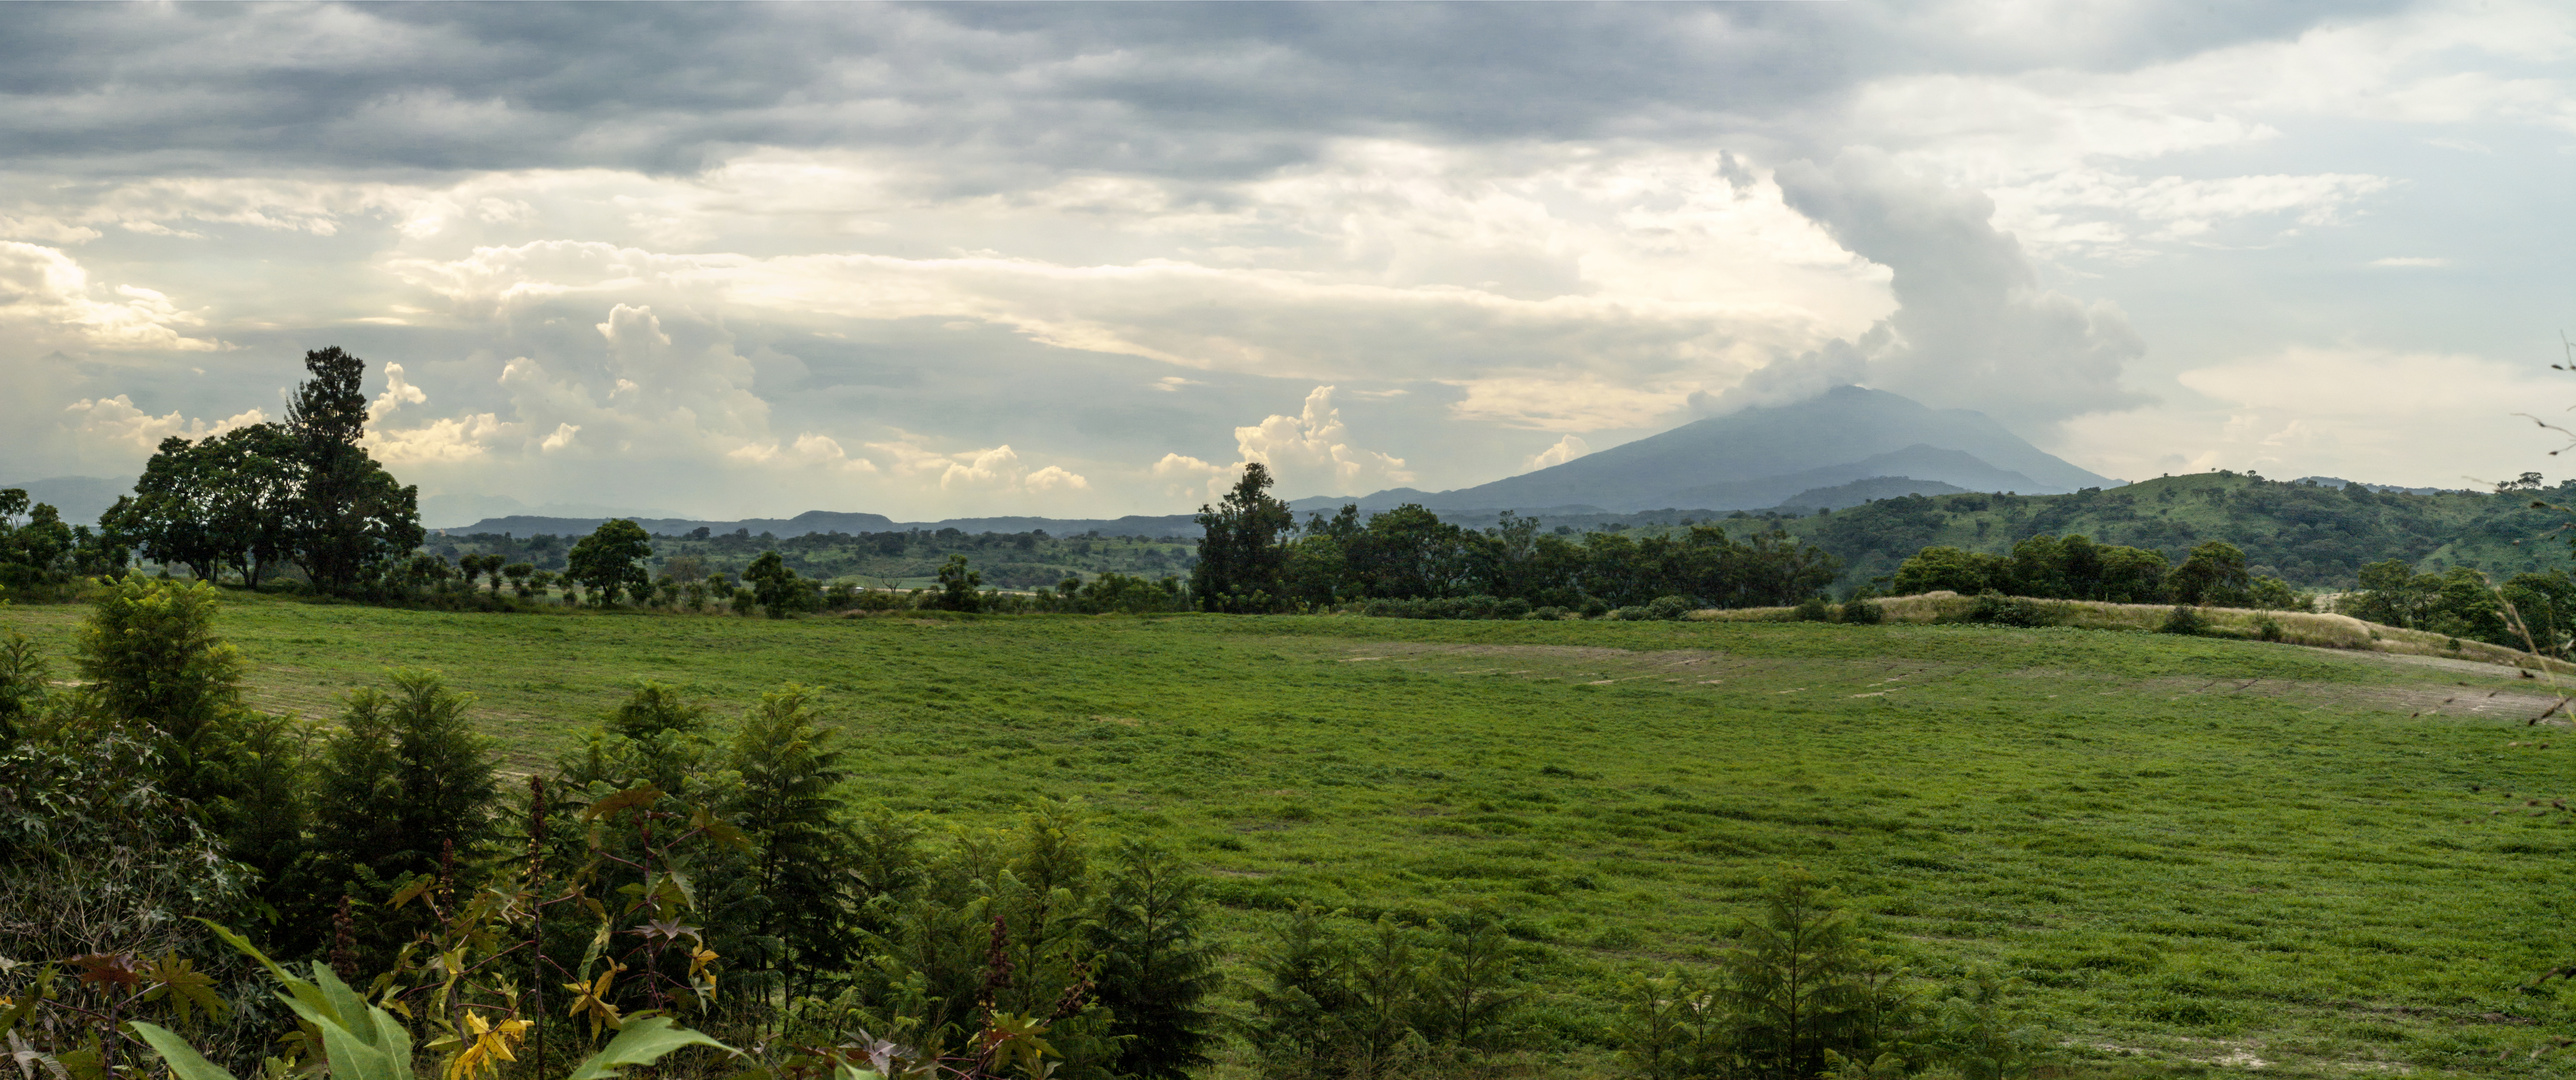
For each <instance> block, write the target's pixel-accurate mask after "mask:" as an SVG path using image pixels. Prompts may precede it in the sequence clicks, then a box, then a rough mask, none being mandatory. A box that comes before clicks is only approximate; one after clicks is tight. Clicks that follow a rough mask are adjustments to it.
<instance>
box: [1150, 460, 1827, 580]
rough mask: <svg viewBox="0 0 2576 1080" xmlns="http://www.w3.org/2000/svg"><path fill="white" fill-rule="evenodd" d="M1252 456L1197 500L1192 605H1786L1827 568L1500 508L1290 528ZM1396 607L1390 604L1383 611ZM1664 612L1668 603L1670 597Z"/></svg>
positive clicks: (1791, 554)
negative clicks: (1449, 518) (1579, 528)
mask: <svg viewBox="0 0 2576 1080" xmlns="http://www.w3.org/2000/svg"><path fill="white" fill-rule="evenodd" d="M1270 486H1271V477H1270V473H1269V470H1268V469H1267V468H1266V467H1264V466H1263V465H1262V464H1261V463H1259V462H1253V463H1251V464H1248V465H1246V466H1245V467H1244V472H1243V476H1242V478H1241V479H1240V480H1238V481H1237V482H1236V484H1235V486H1234V488H1233V489H1232V490H1231V491H1229V492H1228V493H1227V494H1226V495H1225V496H1224V498H1223V499H1221V500H1220V501H1219V502H1218V503H1217V504H1215V505H1213V506H1207V507H1201V508H1200V511H1199V514H1198V523H1199V525H1200V526H1201V528H1202V529H1203V530H1204V533H1203V535H1202V538H1201V539H1200V541H1199V557H1198V563H1197V565H1196V566H1194V567H1193V568H1192V570H1191V577H1190V592H1191V595H1192V596H1193V598H1194V599H1195V601H1196V603H1197V606H1198V607H1199V609H1200V610H1202V611H1223V612H1239V613H1251V612H1279V611H1332V610H1338V609H1343V608H1346V607H1348V606H1352V605H1359V606H1361V608H1362V610H1369V609H1370V607H1371V606H1372V605H1374V606H1375V607H1376V609H1377V610H1380V611H1385V612H1387V613H1401V605H1404V604H1407V603H1410V604H1414V605H1420V604H1421V603H1422V602H1426V601H1466V600H1481V601H1483V603H1481V604H1467V605H1463V606H1461V605H1451V606H1452V607H1459V608H1460V610H1485V609H1491V610H1494V611H1499V612H1527V613H1533V614H1538V613H1544V614H1549V615H1563V614H1567V613H1574V612H1580V613H1585V614H1594V615H1597V614H1602V613H1605V612H1608V611H1611V610H1614V609H1623V608H1642V607H1644V606H1646V605H1649V604H1653V603H1656V602H1658V601H1660V600H1664V599H1665V598H1671V600H1672V602H1673V604H1678V605H1680V608H1679V609H1681V610H1687V609H1688V608H1691V607H1726V608H1732V607H1763V606H1776V605H1787V604H1795V603H1797V602H1798V601H1800V600H1802V599H1805V598H1807V597H1809V596H1813V595H1816V594H1818V593H1819V592H1820V591H1821V590H1823V589H1824V587H1825V586H1826V585H1828V584H1830V583H1831V582H1832V581H1833V580H1834V577H1835V575H1836V574H1837V573H1838V572H1839V568H1840V564H1839V562H1838V560H1836V559H1835V558H1834V557H1833V556H1832V555H1830V554H1827V553H1826V552H1825V551H1823V550H1822V549H1820V548H1817V547H1815V546H1814V545H1811V544H1805V543H1800V542H1797V541H1794V540H1791V539H1789V538H1788V537H1787V536H1785V535H1783V534H1781V533H1779V532H1776V531H1771V532H1755V533H1751V534H1749V535H1747V536H1746V537H1744V538H1741V539H1738V538H1734V537H1730V536H1728V535H1727V534H1726V532H1725V530H1723V529H1721V528H1718V527H1715V526H1709V525H1697V526H1692V527H1690V529H1689V531H1688V532H1687V533H1685V534H1683V535H1681V536H1648V537H1642V538H1638V537H1631V536H1628V535H1627V534H1625V533H1611V532H1597V533H1590V534H1587V535H1584V536H1581V537H1568V536H1563V535H1558V534H1554V533H1542V532H1540V531H1539V523H1538V521H1537V520H1535V519H1532V518H1525V517H1520V516H1517V515H1506V516H1505V517H1504V519H1503V520H1502V522H1501V523H1500V524H1498V525H1496V526H1495V527H1493V528H1489V529H1484V530H1470V529H1464V528H1461V527H1459V526H1457V525H1455V524H1452V523H1449V522H1444V521H1441V520H1440V518H1439V516H1438V515H1436V514H1433V513H1432V512H1431V511H1429V510H1425V509H1423V508H1422V507H1420V506H1415V505H1406V506H1402V507H1398V508H1396V509H1394V510H1389V511H1386V512H1383V513H1379V514H1374V515H1371V516H1369V518H1368V519H1367V520H1365V521H1363V520H1361V518H1360V516H1359V510H1358V508H1357V507H1355V506H1345V507H1343V508H1342V510H1341V512H1340V513H1338V514H1335V515H1334V516H1332V517H1329V518H1327V517H1325V516H1323V515H1321V514H1315V515H1311V516H1310V517H1309V518H1308V519H1307V521H1306V522H1305V524H1304V525H1302V526H1300V525H1299V524H1298V523H1297V521H1296V516H1295V514H1294V513H1293V512H1292V511H1290V510H1289V508H1288V504H1287V503H1285V502H1282V501H1281V500H1279V499H1278V498H1276V497H1273V496H1272V495H1271V494H1270V492H1269V489H1270ZM1388 602H1394V605H1395V606H1388ZM1668 606H1671V605H1668Z"/></svg>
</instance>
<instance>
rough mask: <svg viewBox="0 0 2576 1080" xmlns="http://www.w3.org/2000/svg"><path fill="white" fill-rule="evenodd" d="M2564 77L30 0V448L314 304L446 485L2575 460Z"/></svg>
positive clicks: (2041, 48)
mask: <svg viewBox="0 0 2576 1080" xmlns="http://www.w3.org/2000/svg"><path fill="white" fill-rule="evenodd" d="M2571 73H2576V11H2572V10H2571V9H2569V8H2568V7H2567V6H2566V5H2564V4H2554V3H2521V2H2517V0H2482V2H2479V0H2472V2H2459V3H2447V2H2443V3H2422V4H2407V3H2370V2H2363V3H2353V2H2335V3H2314V4H2309V3H2296V2H2281V3H2263V4H2251V5H2248V4H2209V3H2204V2H2199V0H2193V2H2189V3H2180V2H2130V3H2120V2H2098V0H2097V2H2087V3H2080V4H2079V3H2069V4H2062V5H2060V4H2044V3H2020V2H1997V0H1964V2H1959V3H1953V4H1942V3H1914V4H1877V3H1848V4H1793V5H1769V4H1750V3H1748V4H1726V5H1720V6H1712V7H1701V6H1690V5H1678V4H1657V5H1648V6H1634V7H1623V6H1596V5H1490V6H1440V5H1371V4H1329V5H1295V6H1267V5H1254V4H1224V5H1216V6H1204V7H1202V6H1190V5H1145V6H1133V7H1093V6H1084V5H1041V6H1002V7H982V6H963V5H943V6H934V7H875V6H844V5H798V6H789V7H776V8H763V7H749V6H736V5H723V6H685V5H652V6H643V7H623V6H611V5H587V4H585V5H575V6H561V7H557V6H542V5H504V6H495V7H481V6H470V5H414V6H393V7H330V6H304V5H295V6H276V7H257V6H255V7H235V6H220V5H211V4H180V5H146V6H103V5H102V6H32V5H8V6H6V7H5V8H0V375H5V385H6V389H7V391H8V392H7V393H5V394H0V480H8V479H34V478H39V477H49V476H65V475H87V476H115V477H124V476H130V475H131V474H132V473H133V472H134V471H135V470H136V469H138V468H139V466H140V463H141V461H142V459H143V458H144V457H145V456H147V455H148V453H149V449H150V447H151V446H152V445H154V444H155V443H157V442H158V441H159V440H160V439H161V438H162V437H164V436H166V435H169V434H174V433H176V434H185V435H195V434H199V433H203V432H209V431H215V430H219V429H222V428H224V427H226V426H228V425H236V424H241V423H246V422H252V421H256V420H259V419H262V418H267V419H275V418H278V417H279V416H280V415H281V413H282V412H283V408H282V399H283V394H284V392H285V390H286V388H287V387H288V386H290V385H291V384H292V383H293V382H295V381H296V380H297V379H298V378H300V377H301V376H302V370H301V367H300V364H299V361H300V358H301V356H302V354H303V352H304V351H305V350H307V349H311V348H318V347H321V346H324V345H334V344H336V345H341V346H344V347H347V348H349V349H350V350H351V351H354V352H356V353H358V354H359V355H361V356H364V357H366V358H367V359H368V360H369V361H370V362H371V364H372V365H373V366H372V368H371V372H370V386H369V388H370V392H371V393H374V394H378V395H380V396H379V397H378V399H377V414H376V422H375V429H376V433H375V435H374V439H375V446H374V449H375V452H376V454H377V456H378V457H379V458H380V459H381V460H384V461H386V462H387V463H388V464H389V465H390V466H391V467H392V468H393V469H394V471H395V472H396V473H397V475H399V476H401V477H403V478H404V479H405V480H407V481H411V482H416V483H418V484H419V485H421V489H422V491H423V493H424V494H425V495H439V496H447V497H449V499H448V501H447V502H445V503H444V504H443V505H445V506H448V507H451V508H454V507H464V506H474V507H481V506H484V505H490V506H492V507H494V508H498V507H500V506H502V505H504V504H501V503H499V502H496V501H495V502H488V503H473V502H464V501H459V497H468V496H471V497H482V498H485V499H487V500H497V499H503V498H506V499H511V500H516V501H517V503H519V504H522V505H525V506H529V507H545V506H555V507H615V508H621V509H627V510H635V511H657V512H664V513H678V514H692V515H705V516H717V517H732V516H739V515H747V514H790V513H795V512H797V511H801V510H806V509H814V508H825V509H841V510H873V511H878V512H882V513H887V514H891V515H894V516H897V517H902V518H925V517H938V516H948V515H960V514H977V513H1043V514H1058V515H1066V514H1076V513H1079V514H1084V515H1090V514H1115V513H1130V512H1144V513H1173V512H1180V511H1184V510H1187V509H1190V508H1193V507H1195V506H1196V505H1197V504H1198V503H1199V502H1201V501H1204V500H1205V499H1206V498H1207V496H1208V491H1209V486H1210V484H1211V483H1220V484H1221V483H1222V478H1224V477H1226V476H1227V475H1229V474H1230V473H1231V471H1232V470H1233V469H1235V468H1236V466H1237V464H1238V463H1240V462H1242V461H1245V460H1249V459H1259V460H1264V461H1268V462H1270V463H1271V464H1272V466H1273V467H1274V469H1275V470H1276V471H1277V472H1278V473H1279V474H1280V475H1281V477H1282V488H1283V492H1284V493H1285V494H1288V495H1291V496H1303V495H1314V494H1333V493H1360V492H1366V491H1370V490H1375V489H1378V488H1382V487H1388V486H1394V485H1399V484H1402V485H1411V486H1416V487H1423V488H1429V489H1441V488H1449V487H1457V486H1463V485H1467V484H1474V483H1481V482H1484V481H1487V480H1492V479H1495V478H1497V477H1500V476H1504V475H1508V474H1511V473H1516V472H1520V471H1523V470H1525V469H1528V468H1530V467H1532V466H1534V465H1539V464H1547V463H1552V462H1554V461H1559V460H1565V459H1566V458H1568V457H1571V456H1574V455H1579V454H1581V453H1584V452H1587V451H1589V450H1597V449H1600V448H1603V447H1607V446H1612V445H1616V444H1618V443H1620V442H1624V441H1627V440H1630V439H1634V438H1637V437H1640V436H1642V435H1647V434H1652V433H1654V432H1656V431H1660V430H1664V429H1666V428H1669V427H1672V426H1674V425H1677V424H1680V423H1684V422H1687V421H1689V420H1691V419H1694V418H1696V417H1699V416H1704V415H1708V414H1711V413H1714V412H1723V411H1727V410H1731V409H1736V408H1741V407H1745V406H1748V405H1759V404H1763V403H1766V402H1779V401H1786V400H1792V399H1795V398H1797V397H1800V396H1802V395H1805V394H1809V393H1812V392H1814V391H1816V390H1818V389H1821V388H1823V387H1825V386H1829V385H1834V384H1837V383H1844V382H1858V383H1862V384H1864V385H1870V386H1876V387H1881V388H1884V389H1889V390H1894V391H1897V392H1899V393H1903V394H1907V395H1910V396H1913V397H1915V398H1917V399H1919V400H1922V401H1924V402H1925V403H1927V404H1932V405H1937V406H1965V407H1972V408H1977V409H1981V410H1983V411H1985V412H1987V413H1988V414H1990V415H1992V416H1994V417H1995V418H1996V419H1997V420H1999V421H2001V422H2003V423H2004V424H2005V425H2006V426H2008V427H2010V428H2012V429H2013V430H2015V431H2017V432H2019V433H2021V434H2022V435H2024V436H2025V437H2027V438H2029V439H2031V440H2032V441H2034V442H2036V443H2038V444H2039V445H2041V446H2042V447H2044V448H2046V449H2049V450H2051V451H2053V452H2056V453H2058V454H2060V455H2061V456H2064V457H2066V458H2068V459H2069V460H2071V461H2074V462H2075V463H2077V464H2079V465H2083V466H2085V467H2087V468H2090V469H2093V470H2095V471H2097V472H2100V473H2104V474H2107V475H2111V476H2119V477H2127V478H2132V479H2135V478H2141V477H2150V476H2154V475H2157V474H2159V473H2165V472H2180V471H2190V470H2199V469H2209V468H2221V467H2224V468H2234V469H2247V468H2252V469H2256V470H2259V471H2261V472H2263V473H2265V474H2266V475H2273V476H2299V475H2306V474H2311V473H2323V474H2331V475H2342V476H2349V477H2352V478H2356V479H2368V480H2373V481H2379V482H2389V483H2407V484H2442V485H2459V484H2463V483H2466V482H2467V478H2481V479H2492V478H2497V477H2503V476H2510V475H2513V474H2516V473H2519V472H2521V471H2523V470H2524V469H2541V470H2543V471H2544V472H2546V471H2548V470H2549V469H2550V467H2551V466H2552V465H2553V464H2555V463H2556V460H2557V459H2549V458H2546V457H2545V454H2546V452H2547V450H2549V449H2550V448H2552V447H2553V446H2554V445H2555V444H2554V443H2551V442H2549V441H2547V440H2545V439H2543V438H2541V437H2540V433H2538V432H2537V431H2535V430H2534V429H2533V428H2532V427H2531V426H2530V423H2529V421H2526V420H2518V419H2516V418H2514V416H2513V415H2512V414H2514V413H2516V412H2541V413H2546V414H2549V415H2552V416H2553V418H2555V417H2556V416H2558V415H2559V414H2560V411H2561V410H2563V409H2564V408H2565V407H2566V406H2568V405H2570V404H2576V376H2566V375H2558V374H2556V373H2553V372H2551V371H2550V370H2549V368H2548V365H2549V364H2550V363H2551V362H2552V361H2555V360H2558V359H2560V357H2559V352H2560V346H2559V333H2560V331H2561V330H2562V329H2566V330H2570V331H2576V289H2571V288H2570V286H2571V283H2576V282H2571V274H2570V269H2571V257H2576V213H2571V211H2570V208H2569V204H2568V199H2569V195H2570V193H2571V192H2576V94H2571V90H2576V87H2571V81H2576V74H2571ZM2562 467H2563V466H2562ZM2551 478H2552V479H2553V480H2554V479H2558V478H2559V477H2558V476H2557V475H2556V474H2554V473H2553V474H2552V476H2551ZM433 516H435V515H433Z"/></svg>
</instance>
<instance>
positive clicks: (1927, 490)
mask: <svg viewBox="0 0 2576 1080" xmlns="http://www.w3.org/2000/svg"><path fill="white" fill-rule="evenodd" d="M1967 490H1969V489H1967V488H1963V487H1959V486H1957V485H1954V484H1944V483H1942V482H1940V481H1938V480H1917V479H1914V478H1913V477H1910V476H1873V477H1870V478H1869V479H1867V480H1854V481H1852V482H1851V483H1848V484H1838V485H1835V486H1833V487H1825V488H1810V489H1808V490H1806V491H1801V492H1799V493H1797V494H1795V495H1792V496H1790V497H1788V498H1786V499H1783V500H1781V502H1780V505H1779V506H1777V507H1774V509H1777V510H1781V511H1786V512H1796V511H1808V512H1812V511H1816V510H1845V509H1849V508H1851V507H1855V506H1861V505H1865V504H1868V503H1873V502H1877V501H1878V500H1880V499H1893V498H1896V497H1898V496H1900V495H1957V494H1961V493H1963V492H1966V491H1967Z"/></svg>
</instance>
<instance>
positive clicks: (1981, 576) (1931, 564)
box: [1888, 547, 2010, 596]
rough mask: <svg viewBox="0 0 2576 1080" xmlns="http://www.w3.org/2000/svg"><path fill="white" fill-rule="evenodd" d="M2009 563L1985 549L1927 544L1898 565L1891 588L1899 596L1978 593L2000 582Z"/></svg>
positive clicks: (1969, 594) (2004, 577)
mask: <svg viewBox="0 0 2576 1080" xmlns="http://www.w3.org/2000/svg"><path fill="white" fill-rule="evenodd" d="M2007 565H2008V564H2007V563H2006V562H2005V560H2004V559H2003V558H2001V557H2000V556H1995V555H1988V554H1985V553H1984V552H1975V551H1962V550H1960V549H1958V548H1954V547H1927V548H1924V549H1923V550H1921V551H1918V552H1915V553H1914V555H1913V556H1912V557H1911V558H1908V559H1906V560H1905V563H1904V564H1903V565H1901V566H1898V567H1897V568H1896V577H1895V580H1893V581H1892V582H1890V583H1889V586H1888V587H1889V588H1890V589H1891V590H1893V591H1894V592H1895V594H1896V595H1898V596H1914V595H1918V594H1921V593H1927V592H1935V591H1940V590H1948V591H1950V592H1954V593H1958V594H1959V595H1961V596H1975V595H1977V594H1978V593H1981V592H1984V591H1986V590H1987V589H1989V588H1993V587H1995V586H1997V585H1999V584H2001V583H2002V582H2003V581H2004V580H2005V579H2006V577H2007V576H2008V575H2009V573H2010V571H2009V570H2008V568H2007Z"/></svg>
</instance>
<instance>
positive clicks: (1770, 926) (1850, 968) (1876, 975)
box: [1718, 867, 1908, 1080]
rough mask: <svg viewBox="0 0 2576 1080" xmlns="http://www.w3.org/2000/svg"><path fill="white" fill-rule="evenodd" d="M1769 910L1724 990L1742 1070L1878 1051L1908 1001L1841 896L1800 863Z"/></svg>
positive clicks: (1780, 1078) (1793, 1069) (1768, 902)
mask: <svg viewBox="0 0 2576 1080" xmlns="http://www.w3.org/2000/svg"><path fill="white" fill-rule="evenodd" d="M1763 909H1764V910H1763V917H1762V918H1760V919H1758V920H1747V921H1746V922H1745V923H1744V924H1743V927H1742V933H1741V934H1740V935H1739V936H1738V938H1737V939H1736V944H1735V947H1734V948H1733V949H1732V950H1731V951H1729V952H1728V953H1727V956H1726V960H1725V964H1724V967H1723V972H1724V975H1723V981H1722V982H1721V984H1720V990H1719V992H1718V998H1719V1001H1720V1002H1721V1004H1722V1006H1723V1007H1724V1008H1725V1009H1726V1010H1727V1011H1728V1012H1729V1013H1730V1014H1731V1017H1730V1019H1731V1023H1730V1024H1729V1026H1730V1027H1731V1028H1732V1029H1733V1030H1732V1031H1731V1033H1730V1034H1731V1041H1732V1043H1733V1045H1732V1047H1731V1048H1730V1049H1731V1052H1732V1056H1733V1057H1734V1058H1735V1060H1736V1061H1737V1062H1738V1063H1740V1067H1741V1069H1742V1072H1741V1075H1746V1076H1755V1077H1771V1078H1777V1080H1795V1078H1798V1077H1807V1076H1814V1075H1817V1074H1818V1073H1821V1072H1823V1071H1824V1068H1825V1066H1826V1064H1827V1058H1826V1055H1827V1054H1828V1053H1832V1054H1837V1055H1840V1056H1842V1057H1846V1058H1853V1059H1858V1060H1862V1061H1868V1060H1873V1059H1875V1058H1876V1057H1877V1056H1878V1055H1879V1053H1881V1052H1882V1051H1883V1050H1885V1049H1886V1048H1888V1046H1889V1044H1891V1043H1892V1042H1894V1041H1895V1038H1896V1036H1897V1035H1898V1034H1899V1033H1900V1032H1901V1031H1903V1030H1904V1028H1905V1027H1906V1021H1907V1020H1908V1017H1907V1016H1906V1013H1905V1002H1904V1001H1903V999H1902V998H1901V997H1900V996H1899V995H1897V994H1896V992H1895V991H1894V990H1893V988H1892V987H1891V986H1890V985H1889V982H1888V979H1887V975H1886V972H1885V964H1884V962H1883V961H1880V960H1878V959H1877V958H1875V957H1873V956H1871V955H1870V954H1869V953H1868V952H1867V951H1866V950H1865V949H1864V948H1863V947H1862V946H1863V941H1862V935H1861V933H1860V929H1859V927H1858V925H1857V924H1856V922H1855V921H1854V920H1853V918H1852V915H1851V913H1850V912H1849V911H1847V910H1845V909H1844V908H1843V906H1842V905H1841V903H1840V897H1839V896H1837V895H1836V894H1835V893H1834V892H1833V891H1832V890H1829V889H1826V888H1823V887H1822V886H1820V885H1818V884H1817V882H1816V880H1815V878H1814V877H1813V876H1812V875H1809V874H1808V873H1807V872H1806V871H1805V870H1804V869H1802V868H1797V867H1792V868H1790V869H1788V870H1786V871H1783V872H1782V873H1781V874H1780V875H1779V876H1778V878H1777V879H1775V881H1774V882H1773V884H1772V887H1771V890H1770V894H1769V895H1768V896H1766V897H1764V904H1763Z"/></svg>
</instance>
